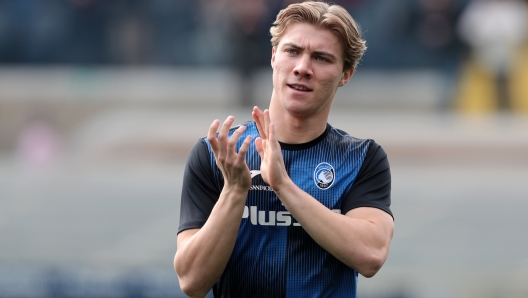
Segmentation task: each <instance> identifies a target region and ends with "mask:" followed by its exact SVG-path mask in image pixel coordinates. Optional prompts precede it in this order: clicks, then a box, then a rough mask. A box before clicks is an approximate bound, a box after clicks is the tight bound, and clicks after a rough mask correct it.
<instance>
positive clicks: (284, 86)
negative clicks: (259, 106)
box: [271, 23, 353, 117]
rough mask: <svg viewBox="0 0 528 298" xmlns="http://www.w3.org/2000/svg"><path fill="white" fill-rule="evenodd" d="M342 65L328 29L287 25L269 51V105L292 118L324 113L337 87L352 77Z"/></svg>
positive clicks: (339, 48)
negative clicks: (271, 81) (275, 105)
mask: <svg viewBox="0 0 528 298" xmlns="http://www.w3.org/2000/svg"><path fill="white" fill-rule="evenodd" d="M343 63H344V62H343V45H342V44H341V42H340V40H339V38H338V37H337V36H336V35H334V33H332V32H331V31H330V30H328V29H318V28H316V27H315V26H313V25H310V24H307V23H292V24H290V25H289V26H288V28H287V29H286V32H285V34H284V36H283V37H282V38H281V40H280V42H279V44H278V45H277V46H276V48H273V50H272V57H271V66H272V68H273V89H274V90H273V97H272V101H275V102H273V103H272V104H280V106H281V108H282V109H284V110H286V111H287V112H288V113H290V114H291V115H293V116H295V117H311V116H314V115H317V114H318V113H319V114H320V113H327V114H328V113H329V112H330V107H331V103H332V100H333V99H334V95H335V92H336V91H337V88H338V87H340V86H343V85H345V84H346V83H347V82H348V80H350V78H351V77H352V74H353V69H350V70H347V71H343Z"/></svg>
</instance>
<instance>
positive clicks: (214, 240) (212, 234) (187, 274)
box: [174, 188, 247, 296]
mask: <svg viewBox="0 0 528 298" xmlns="http://www.w3.org/2000/svg"><path fill="white" fill-rule="evenodd" d="M246 196H247V191H245V192H240V191H229V190H226V189H225V188H224V190H223V191H222V193H221V195H220V197H219V199H218V202H217V203H216V205H215V207H214V208H213V210H212V212H211V215H210V216H209V218H208V220H207V222H206V223H205V225H204V226H203V227H202V228H201V229H200V230H199V231H198V232H196V234H194V235H193V236H191V237H190V238H188V239H187V240H186V241H185V242H183V243H181V244H179V247H178V250H177V252H176V256H175V260H174V267H175V270H176V272H177V273H178V277H179V280H180V286H181V287H182V290H184V292H185V293H186V294H188V295H190V296H203V295H205V294H206V293H207V292H208V291H209V290H210V289H211V287H212V286H213V285H214V284H215V283H216V281H217V280H218V279H219V278H220V276H221V275H222V273H223V271H224V269H225V266H226V265H227V262H228V261H229V258H230V256H231V253H232V251H233V247H234V245H235V242H236V237H237V234H238V230H239V227H240V222H241V219H242V213H243V211H244V205H245V199H246ZM202 294H203V295H202Z"/></svg>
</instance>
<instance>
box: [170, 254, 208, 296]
mask: <svg viewBox="0 0 528 298" xmlns="http://www.w3.org/2000/svg"><path fill="white" fill-rule="evenodd" d="M181 266H182V265H181V264H179V263H178V261H177V258H176V256H175V257H174V270H175V271H176V274H177V275H178V282H179V284H180V289H181V290H182V292H183V293H184V294H185V295H187V296H189V297H205V295H207V293H208V292H209V290H210V287H207V285H205V284H204V282H203V278H200V277H199V276H196V275H193V274H191V272H184V271H185V270H183V269H182V268H180V267H181Z"/></svg>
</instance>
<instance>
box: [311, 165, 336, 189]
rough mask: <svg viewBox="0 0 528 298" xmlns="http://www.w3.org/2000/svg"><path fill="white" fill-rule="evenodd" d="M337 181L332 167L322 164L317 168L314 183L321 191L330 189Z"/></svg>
mask: <svg viewBox="0 0 528 298" xmlns="http://www.w3.org/2000/svg"><path fill="white" fill-rule="evenodd" d="M334 180H335V170H334V167H332V165H330V164H329V163H327V162H322V163H320V164H318V165H317V167H315V171H314V182H315V185H317V187H319V188H320V189H328V188H330V186H332V184H334Z"/></svg>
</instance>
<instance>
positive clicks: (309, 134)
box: [269, 96, 330, 144]
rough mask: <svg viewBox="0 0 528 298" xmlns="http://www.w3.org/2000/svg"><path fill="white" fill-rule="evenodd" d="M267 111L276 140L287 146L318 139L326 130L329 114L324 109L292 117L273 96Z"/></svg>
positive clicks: (326, 109) (327, 110)
mask: <svg viewBox="0 0 528 298" xmlns="http://www.w3.org/2000/svg"><path fill="white" fill-rule="evenodd" d="M269 111H270V120H271V122H272V123H274V124H275V134H276V136H277V139H278V140H279V141H280V142H282V143H287V144H302V143H307V142H310V141H312V140H314V139H316V138H317V137H319V136H320V135H321V134H323V132H324V131H325V129H326V124H327V122H328V115H329V112H330V111H329V109H328V108H324V109H323V110H320V111H318V112H316V113H314V114H311V115H293V114H292V113H290V112H289V111H287V110H286V109H285V108H284V107H283V106H282V105H281V103H280V102H279V100H277V99H276V98H274V96H272V98H271V102H270V107H269Z"/></svg>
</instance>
